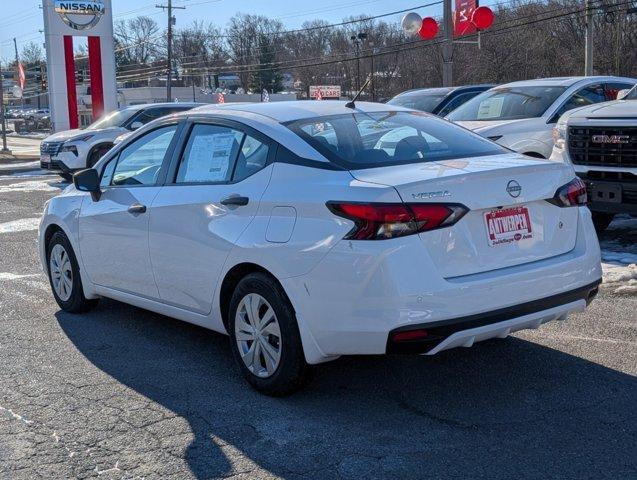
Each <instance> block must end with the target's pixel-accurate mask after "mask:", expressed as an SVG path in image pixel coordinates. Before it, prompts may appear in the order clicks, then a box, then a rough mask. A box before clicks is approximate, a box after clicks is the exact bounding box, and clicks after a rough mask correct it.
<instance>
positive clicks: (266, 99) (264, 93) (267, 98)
mask: <svg viewBox="0 0 637 480" xmlns="http://www.w3.org/2000/svg"><path fill="white" fill-rule="evenodd" d="M261 101H262V102H269V101H270V94H269V93H268V91H267V90H266V89H265V88H264V89H263V91H262V92H261Z"/></svg>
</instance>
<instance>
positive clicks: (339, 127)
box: [286, 112, 508, 169]
mask: <svg viewBox="0 0 637 480" xmlns="http://www.w3.org/2000/svg"><path fill="white" fill-rule="evenodd" d="M286 126H287V127H288V128H289V129H290V130H292V131H293V132H294V133H296V134H297V135H299V136H300V137H301V138H302V139H303V140H305V141H306V142H307V143H309V144H310V145H311V146H312V147H314V148H315V149H316V150H318V151H319V152H320V153H321V154H323V155H324V156H325V157H326V158H328V159H329V160H330V161H332V162H333V163H335V164H337V165H339V166H341V167H344V168H347V169H359V168H373V167H382V166H388V165H404V164H409V163H423V162H433V161H437V160H449V159H455V158H467V157H478V156H485V155H500V154H504V153H507V152H508V150H505V149H504V148H502V147H500V146H499V145H497V144H495V143H493V142H491V141H490V140H487V139H485V138H482V137H480V136H478V135H475V134H473V133H471V132H469V131H467V130H465V129H464V128H460V127H458V126H456V125H453V124H452V123H449V122H447V121H445V120H442V119H439V118H435V117H431V116H430V115H427V114H425V113H421V112H380V113H370V114H366V113H351V114H343V115H331V116H324V117H317V118H309V119H302V120H295V121H293V122H288V123H286Z"/></svg>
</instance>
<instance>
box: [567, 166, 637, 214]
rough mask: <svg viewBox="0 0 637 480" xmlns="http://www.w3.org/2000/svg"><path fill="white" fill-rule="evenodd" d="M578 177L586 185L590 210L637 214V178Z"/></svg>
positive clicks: (626, 175) (580, 174) (588, 174)
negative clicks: (600, 178)
mask: <svg viewBox="0 0 637 480" xmlns="http://www.w3.org/2000/svg"><path fill="white" fill-rule="evenodd" d="M577 175H578V176H579V177H581V178H582V180H584V183H586V188H587V189H588V192H589V194H588V199H589V208H590V209H591V210H593V211H594V212H604V213H631V214H637V176H635V175H632V174H623V177H624V179H622V180H598V179H596V178H591V175H590V173H580V172H577Z"/></svg>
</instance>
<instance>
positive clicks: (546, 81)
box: [495, 75, 637, 88]
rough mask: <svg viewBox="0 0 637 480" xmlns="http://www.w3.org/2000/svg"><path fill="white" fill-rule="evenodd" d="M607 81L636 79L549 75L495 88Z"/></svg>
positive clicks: (564, 85) (561, 85)
mask: <svg viewBox="0 0 637 480" xmlns="http://www.w3.org/2000/svg"><path fill="white" fill-rule="evenodd" d="M608 81H629V82H637V80H636V79H633V78H626V77H614V76H601V75H600V76H591V77H551V78H536V79H533V80H520V81H517V82H511V83H505V84H503V85H499V86H498V87H495V88H509V87H567V88H568V87H571V86H573V85H575V84H577V83H580V82H585V83H595V82H608Z"/></svg>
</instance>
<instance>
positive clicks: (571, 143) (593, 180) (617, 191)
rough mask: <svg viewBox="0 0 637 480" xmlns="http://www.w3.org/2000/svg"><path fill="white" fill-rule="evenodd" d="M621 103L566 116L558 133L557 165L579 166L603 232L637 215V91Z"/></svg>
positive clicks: (625, 97) (634, 89)
mask: <svg viewBox="0 0 637 480" xmlns="http://www.w3.org/2000/svg"><path fill="white" fill-rule="evenodd" d="M622 97H623V98H622V99H621V100H616V101H614V102H607V103H602V104H599V105H593V106H589V107H583V108H579V109H577V110H572V111H570V112H568V113H566V114H564V115H563V116H562V117H561V118H560V120H559V122H558V123H557V125H556V127H555V130H554V137H555V148H554V150H553V156H552V157H551V158H552V159H554V160H560V161H566V162H569V163H572V164H573V167H574V168H575V171H576V172H577V175H579V177H580V178H582V179H583V180H584V182H585V183H586V185H587V187H588V197H589V202H590V203H589V208H590V209H591V210H592V211H593V221H594V222H595V227H596V228H597V230H598V231H599V232H601V231H603V230H605V229H606V227H608V225H609V224H610V222H611V221H612V220H613V217H614V216H615V214H616V213H630V214H633V215H634V214H637V87H635V88H633V89H632V90H631V91H630V92H628V93H626V94H625V95H622Z"/></svg>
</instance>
